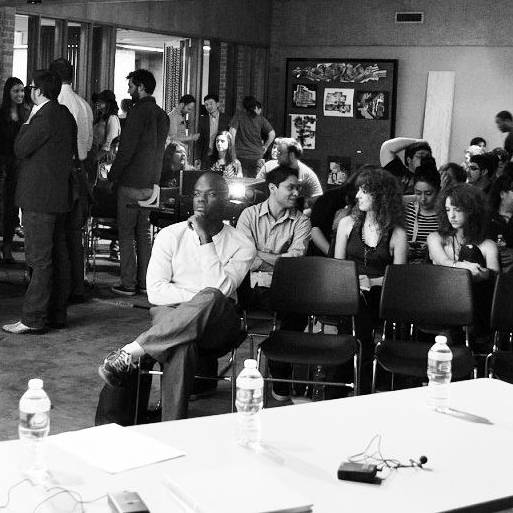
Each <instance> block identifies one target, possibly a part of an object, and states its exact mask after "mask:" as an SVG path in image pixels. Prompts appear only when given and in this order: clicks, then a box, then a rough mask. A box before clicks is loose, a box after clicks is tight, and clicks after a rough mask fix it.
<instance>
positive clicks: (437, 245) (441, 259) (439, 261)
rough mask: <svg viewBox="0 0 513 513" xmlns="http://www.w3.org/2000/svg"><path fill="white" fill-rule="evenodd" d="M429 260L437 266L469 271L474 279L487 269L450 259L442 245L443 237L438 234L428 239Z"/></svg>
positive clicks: (473, 263) (431, 234) (433, 234)
mask: <svg viewBox="0 0 513 513" xmlns="http://www.w3.org/2000/svg"><path fill="white" fill-rule="evenodd" d="M427 244H428V250H429V258H430V259H431V260H432V261H433V264H435V265H444V266H446V267H457V268H459V269H467V270H469V271H470V272H471V274H472V276H473V277H474V278H478V277H479V276H480V275H482V273H483V272H484V271H486V269H483V268H482V267H481V266H480V265H479V264H477V263H475V262H466V261H464V262H459V261H455V260H453V259H452V258H449V256H448V255H447V253H446V252H445V249H444V247H443V244H442V237H441V236H440V234H439V233H438V232H432V233H430V234H429V235H428V238H427Z"/></svg>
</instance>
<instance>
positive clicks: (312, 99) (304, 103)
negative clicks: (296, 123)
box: [292, 84, 317, 109]
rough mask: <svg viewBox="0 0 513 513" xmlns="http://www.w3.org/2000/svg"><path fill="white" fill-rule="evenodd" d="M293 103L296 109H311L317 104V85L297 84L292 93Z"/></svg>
mask: <svg viewBox="0 0 513 513" xmlns="http://www.w3.org/2000/svg"><path fill="white" fill-rule="evenodd" d="M292 105H293V106H294V107H295V108H296V109H311V108H315V107H316V106H317V86H316V85H314V84H311V85H304V84H296V85H295V86H294V91H293V93H292Z"/></svg>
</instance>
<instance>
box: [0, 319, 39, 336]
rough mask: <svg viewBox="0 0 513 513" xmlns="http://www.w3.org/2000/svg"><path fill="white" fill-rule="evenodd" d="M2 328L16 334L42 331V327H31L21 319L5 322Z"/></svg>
mask: <svg viewBox="0 0 513 513" xmlns="http://www.w3.org/2000/svg"><path fill="white" fill-rule="evenodd" d="M2 329H3V330H4V331H7V333H14V334H15V335H24V334H26V333H37V332H40V331H41V330H40V329H37V328H31V327H30V326H27V325H25V324H23V323H22V322H21V321H18V322H14V323H12V324H4V325H3V326H2Z"/></svg>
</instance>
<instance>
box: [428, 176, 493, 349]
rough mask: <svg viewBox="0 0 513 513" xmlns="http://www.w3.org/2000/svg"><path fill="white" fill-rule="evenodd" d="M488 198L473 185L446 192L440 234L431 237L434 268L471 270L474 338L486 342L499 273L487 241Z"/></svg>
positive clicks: (441, 205)
mask: <svg viewBox="0 0 513 513" xmlns="http://www.w3.org/2000/svg"><path fill="white" fill-rule="evenodd" d="M486 204H487V202H486V197H485V195H484V194H483V192H482V191H480V190H479V189H478V188H477V187H474V186H473V185H470V184H458V185H455V186H453V187H450V188H448V189H446V190H444V191H443V192H442V194H441V198H440V202H439V206H438V224H439V228H438V231H437V232H433V233H431V234H430V235H429V236H428V248H429V256H430V258H431V260H432V261H433V263H434V264H435V265H445V266H448V267H458V268H460V269H468V270H469V271H470V272H471V274H472V280H473V295H474V326H473V327H474V329H473V333H474V338H475V339H478V341H479V342H486V340H485V339H487V338H488V336H489V331H490V327H489V322H490V321H489V319H490V309H491V300H492V293H493V287H494V284H495V274H496V273H497V272H499V268H500V267H499V257H498V250H497V245H496V244H495V242H494V241H492V240H490V239H487V238H486V237H485V234H486V229H487V225H488V211H487V208H486Z"/></svg>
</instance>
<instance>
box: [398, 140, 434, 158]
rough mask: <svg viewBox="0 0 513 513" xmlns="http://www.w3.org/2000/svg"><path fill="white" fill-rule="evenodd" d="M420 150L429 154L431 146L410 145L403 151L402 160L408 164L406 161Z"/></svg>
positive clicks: (419, 143) (426, 144) (423, 144)
mask: <svg viewBox="0 0 513 513" xmlns="http://www.w3.org/2000/svg"><path fill="white" fill-rule="evenodd" d="M420 150H426V151H429V153H430V154H431V146H429V144H428V143H427V142H416V143H413V144H410V145H409V146H408V147H407V148H406V149H405V150H404V159H405V161H406V163H408V159H411V158H413V156H414V155H415V153H417V152H418V151H420Z"/></svg>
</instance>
